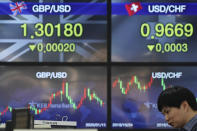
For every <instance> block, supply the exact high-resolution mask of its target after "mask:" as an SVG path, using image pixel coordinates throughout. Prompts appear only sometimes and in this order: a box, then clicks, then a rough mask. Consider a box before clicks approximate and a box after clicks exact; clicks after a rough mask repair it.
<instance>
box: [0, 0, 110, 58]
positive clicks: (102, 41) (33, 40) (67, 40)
mask: <svg viewBox="0 0 197 131" xmlns="http://www.w3.org/2000/svg"><path fill="white" fill-rule="evenodd" d="M0 7H1V8H0V32H1V33H0V34H1V35H0V61H1V62H105V61H106V59H107V28H106V27H107V0H23V1H21V0H1V1H0Z"/></svg>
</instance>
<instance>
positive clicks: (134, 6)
mask: <svg viewBox="0 0 197 131" xmlns="http://www.w3.org/2000/svg"><path fill="white" fill-rule="evenodd" d="M125 8H126V10H127V12H128V14H129V16H132V15H134V14H136V13H137V12H138V11H140V10H141V9H142V6H141V4H140V2H133V3H131V4H126V5H125Z"/></svg>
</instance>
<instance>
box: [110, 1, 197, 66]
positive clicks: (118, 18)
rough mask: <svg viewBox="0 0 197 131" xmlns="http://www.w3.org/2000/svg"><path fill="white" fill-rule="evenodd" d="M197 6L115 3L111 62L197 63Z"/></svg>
mask: <svg viewBox="0 0 197 131" xmlns="http://www.w3.org/2000/svg"><path fill="white" fill-rule="evenodd" d="M196 7H197V3H194V2H181V1H177V2H176V3H175V2H174V3H172V2H155V1H152V0H149V1H147V2H141V1H137V2H136V1H133V2H131V1H129V0H125V1H124V2H123V1H118V0H112V17H111V18H112V61H114V62H196V61H197V59H196V58H197V53H196V50H197V45H196V44H195V41H196V40H197V33H196V28H197V26H196V22H197V21H196V19H197V13H196V11H197V9H196ZM123 34H124V35H123Z"/></svg>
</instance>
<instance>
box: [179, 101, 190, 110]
mask: <svg viewBox="0 0 197 131" xmlns="http://www.w3.org/2000/svg"><path fill="white" fill-rule="evenodd" d="M180 108H182V109H183V110H184V111H188V109H189V104H188V102H187V101H183V102H182V103H181V105H180Z"/></svg>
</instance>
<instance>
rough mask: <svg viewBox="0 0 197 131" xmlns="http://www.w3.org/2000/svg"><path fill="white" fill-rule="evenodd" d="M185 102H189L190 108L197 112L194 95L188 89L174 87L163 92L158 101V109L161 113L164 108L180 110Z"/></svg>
mask: <svg viewBox="0 0 197 131" xmlns="http://www.w3.org/2000/svg"><path fill="white" fill-rule="evenodd" d="M183 101H187V103H188V104H189V106H190V107H191V108H192V109H193V110H194V111H196V110H197V102H196V97H195V96H194V94H193V93H192V92H191V91H190V90H189V89H187V88H184V87H181V86H173V87H169V88H167V89H165V90H164V91H162V92H161V93H160V95H159V97H158V100H157V107H158V109H159V111H160V112H161V111H162V109H163V108H164V107H176V108H180V105H181V104H182V102H183Z"/></svg>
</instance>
